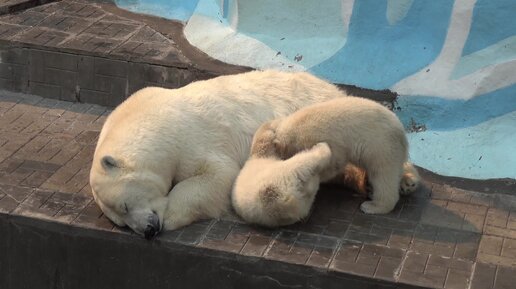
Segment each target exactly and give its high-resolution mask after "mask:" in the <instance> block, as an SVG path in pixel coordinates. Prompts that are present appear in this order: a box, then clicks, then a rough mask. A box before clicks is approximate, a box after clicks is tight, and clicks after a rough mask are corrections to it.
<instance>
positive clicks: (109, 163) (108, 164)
mask: <svg viewBox="0 0 516 289" xmlns="http://www.w3.org/2000/svg"><path fill="white" fill-rule="evenodd" d="M100 162H101V163H102V167H103V168H104V169H106V170H110V169H113V168H119V167H120V165H119V164H118V162H117V161H116V160H115V159H114V158H113V157H112V156H104V157H103V158H102V159H101V160H100Z"/></svg>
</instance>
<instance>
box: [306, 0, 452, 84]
mask: <svg viewBox="0 0 516 289" xmlns="http://www.w3.org/2000/svg"><path fill="white" fill-rule="evenodd" d="M452 5H453V1H450V0H433V1H426V0H423V1H421V0H419V1H414V3H413V4H412V6H411V7H410V10H409V11H408V13H407V14H406V16H405V18H404V19H402V20H401V21H399V22H398V23H395V24H394V25H390V24H389V23H388V21H387V17H386V11H387V1H378V0H362V1H355V5H354V8H353V16H352V18H351V23H350V26H349V34H348V41H347V43H346V46H345V47H343V48H342V49H341V50H340V51H339V52H337V53H336V54H335V55H334V56H333V57H331V58H330V59H328V60H327V61H325V62H323V63H321V64H319V65H317V66H315V67H313V68H311V69H310V71H311V72H313V73H315V74H317V75H320V76H322V77H324V78H326V79H329V80H331V81H334V82H338V83H347V84H353V85H357V86H360V87H367V88H372V89H385V88H389V87H391V86H392V85H393V84H395V83H396V82H398V81H399V80H400V79H403V78H405V77H406V76H408V75H410V74H413V73H415V72H417V71H418V70H420V69H421V68H423V67H425V66H426V65H428V64H430V63H431V62H432V61H433V60H434V59H435V57H436V56H437V55H438V54H439V52H440V51H441V47H442V45H443V42H444V38H445V37H446V32H447V30H448V23H449V20H450V13H451V8H452Z"/></svg>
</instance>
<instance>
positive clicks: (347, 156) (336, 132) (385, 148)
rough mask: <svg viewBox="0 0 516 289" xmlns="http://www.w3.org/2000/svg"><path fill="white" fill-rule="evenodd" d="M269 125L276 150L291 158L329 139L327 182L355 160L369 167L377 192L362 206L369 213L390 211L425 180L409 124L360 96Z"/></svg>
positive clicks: (324, 173) (323, 177)
mask: <svg viewBox="0 0 516 289" xmlns="http://www.w3.org/2000/svg"><path fill="white" fill-rule="evenodd" d="M263 126H264V127H265V128H267V129H268V130H270V131H267V130H262V129H260V130H259V131H260V132H262V133H266V134H267V133H270V134H275V137H274V141H273V142H274V144H275V150H276V152H277V153H278V154H279V155H280V156H281V157H282V158H290V157H292V156H294V155H295V154H297V153H298V152H300V151H303V150H306V149H309V148H311V147H312V146H314V145H315V144H317V143H320V142H325V143H327V144H328V145H329V146H330V149H331V152H332V159H331V162H330V164H329V166H328V167H327V168H326V169H324V170H323V171H322V172H321V175H320V178H321V181H323V182H324V181H330V180H332V179H334V178H335V177H336V176H337V175H339V174H340V173H342V170H343V169H344V168H345V167H346V166H347V165H349V164H352V165H354V166H356V167H359V168H361V169H363V170H364V171H365V172H366V173H367V178H368V181H369V183H370V184H371V186H372V191H373V194H372V201H366V202H364V203H362V205H361V209H362V211H364V212H365V213H369V214H383V213H388V212H390V211H391V210H392V209H393V208H394V206H395V205H396V203H397V202H398V199H399V194H400V191H401V192H402V193H410V192H412V191H414V190H415V189H416V187H417V184H418V183H419V175H418V174H417V171H416V169H415V168H414V167H413V165H412V164H410V163H409V162H407V159H408V143H407V139H406V136H405V131H404V128H403V125H402V124H401V122H400V121H399V119H398V118H397V117H396V115H395V114H394V113H392V112H391V111H389V110H388V109H387V108H385V107H383V106H382V105H380V104H378V103H376V102H374V101H371V100H367V99H363V98H358V97H344V98H339V99H334V100H330V101H327V102H324V103H319V104H314V105H311V106H308V107H306V108H304V109H301V110H299V111H297V112H295V113H293V114H292V115H290V116H288V117H284V118H278V119H276V120H273V121H270V122H268V123H265V124H264V125H263ZM402 177H403V179H402ZM400 184H401V188H400Z"/></svg>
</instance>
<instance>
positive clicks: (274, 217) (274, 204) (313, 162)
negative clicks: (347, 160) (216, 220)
mask: <svg viewBox="0 0 516 289" xmlns="http://www.w3.org/2000/svg"><path fill="white" fill-rule="evenodd" d="M271 144H272V142H271ZM330 159H331V151H330V148H329V147H328V145H327V144H325V143H319V144H317V145H315V146H314V147H313V148H311V149H308V150H305V151H301V152H299V153H298V154H296V155H294V156H293V157H291V158H289V159H287V160H281V159H279V158H277V157H275V156H273V155H268V156H260V155H257V154H253V155H252V156H251V158H250V159H249V160H248V161H247V162H246V164H245V166H244V167H243V168H242V171H241V172H240V174H239V175H238V177H237V179H236V181H235V184H234V186H233V193H232V203H233V208H234V209H235V211H236V213H237V214H238V215H239V216H240V217H241V218H242V219H243V220H244V221H246V222H248V223H253V224H259V225H263V226H268V227H276V226H284V225H290V224H293V223H295V222H297V221H299V220H301V219H303V218H305V217H307V216H308V214H309V213H310V208H311V206H312V203H313V201H314V198H315V195H316V193H317V190H318V189H319V182H320V179H319V174H320V172H321V170H322V169H324V168H325V167H326V166H327V165H328V164H329V162H330Z"/></svg>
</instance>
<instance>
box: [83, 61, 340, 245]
mask: <svg viewBox="0 0 516 289" xmlns="http://www.w3.org/2000/svg"><path fill="white" fill-rule="evenodd" d="M342 96H345V94H344V93H343V92H341V91H340V90H339V89H338V88H337V87H336V86H334V85H332V84H330V83H328V82H325V81H323V80H320V79H318V78H316V77H314V76H312V75H310V74H308V73H286V72H276V71H265V72H259V71H255V72H249V73H244V74H238V75H231V76H221V77H217V78H214V79H210V80H206V81H198V82H194V83H191V84H189V85H187V86H185V87H182V88H178V89H164V88H157V87H149V88H145V89H142V90H140V91H137V92H136V93H134V94H133V95H132V96H131V97H129V98H128V99H127V100H126V101H125V102H124V103H122V104H121V105H119V106H118V107H117V108H116V109H115V110H114V111H113V112H112V113H111V115H110V116H109V117H108V118H107V120H106V122H105V124H104V127H103V128H102V131H101V133H100V136H99V140H98V143H97V148H96V150H95V154H94V158H93V164H92V168H91V173H90V184H91V187H92V192H93V195H94V197H95V200H96V202H97V204H98V205H99V206H100V208H101V209H102V211H103V212H104V213H105V214H106V216H107V217H109V218H110V219H111V220H112V221H113V222H115V223H116V224H118V225H120V226H123V225H128V226H129V227H131V228H132V229H133V230H134V231H136V232H137V233H139V234H144V233H145V235H147V231H148V230H147V229H148V228H149V226H154V227H156V226H157V227H159V228H156V230H159V229H161V227H164V228H165V229H176V228H179V227H182V226H185V225H188V224H190V223H192V222H193V221H196V220H198V219H200V218H205V217H211V218H218V217H221V216H223V215H225V214H226V213H228V212H229V209H230V194H231V188H232V185H233V182H234V180H235V178H236V177H237V175H238V173H239V171H240V168H241V167H242V166H243V164H244V163H245V161H246V160H247V158H248V156H249V149H250V146H251V141H252V137H253V134H254V132H255V131H256V129H257V128H258V127H259V126H260V124H262V123H264V122H266V121H269V120H271V119H274V118H278V117H284V116H287V115H289V114H291V113H293V112H295V111H297V110H298V109H300V108H302V107H305V106H307V105H311V104H314V103H319V102H323V101H327V100H330V99H333V98H338V97H342ZM149 232H151V233H149V235H153V234H154V231H149Z"/></svg>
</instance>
